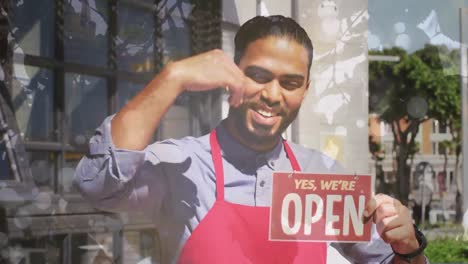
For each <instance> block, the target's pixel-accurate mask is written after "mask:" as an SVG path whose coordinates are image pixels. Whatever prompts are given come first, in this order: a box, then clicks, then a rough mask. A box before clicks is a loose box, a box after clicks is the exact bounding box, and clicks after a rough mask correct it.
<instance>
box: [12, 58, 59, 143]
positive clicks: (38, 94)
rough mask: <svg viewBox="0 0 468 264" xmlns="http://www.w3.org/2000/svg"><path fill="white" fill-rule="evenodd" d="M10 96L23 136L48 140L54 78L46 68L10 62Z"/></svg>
mask: <svg viewBox="0 0 468 264" xmlns="http://www.w3.org/2000/svg"><path fill="white" fill-rule="evenodd" d="M13 71H14V73H13V85H12V100H13V106H14V108H15V114H16V119H17V122H18V126H19V129H20V131H21V133H22V136H23V137H24V138H25V139H26V140H48V141H52V140H54V139H55V138H56V136H55V135H54V131H53V130H54V112H53V106H54V102H53V97H54V85H53V84H54V78H53V72H52V71H50V70H47V69H43V68H38V67H33V66H26V65H23V64H14V66H13Z"/></svg>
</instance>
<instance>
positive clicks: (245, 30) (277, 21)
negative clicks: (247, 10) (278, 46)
mask: <svg viewBox="0 0 468 264" xmlns="http://www.w3.org/2000/svg"><path fill="white" fill-rule="evenodd" d="M270 36H274V37H287V38H290V39H292V40H295V41H296V42H297V43H299V44H301V45H302V46H304V47H305V48H306V49H307V52H308V53H309V56H308V57H309V58H308V59H309V65H308V68H309V71H310V67H311V65H312V57H313V52H314V47H313V45H312V41H311V40H310V38H309V36H308V35H307V33H306V31H305V30H304V29H303V28H302V27H301V26H300V25H299V24H298V23H297V22H296V21H294V19H292V18H290V17H284V16H282V15H274V16H268V17H265V16H256V17H254V18H252V19H250V20H249V21H247V22H245V23H244V24H243V25H242V26H241V27H240V29H239V31H237V33H236V36H235V38H234V45H235V53H234V61H235V62H236V63H237V64H239V62H240V60H241V58H242V56H244V53H245V51H246V49H247V47H248V46H249V44H250V43H252V42H254V41H256V40H258V39H262V38H266V37H270Z"/></svg>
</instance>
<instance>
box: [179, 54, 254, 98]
mask: <svg viewBox="0 0 468 264" xmlns="http://www.w3.org/2000/svg"><path fill="white" fill-rule="evenodd" d="M175 64H177V68H178V70H179V72H180V73H181V74H182V76H183V78H182V80H181V81H182V84H183V87H184V90H186V91H209V90H213V89H216V88H219V87H223V88H224V89H226V91H227V92H229V93H230V96H229V104H230V105H232V106H235V107H237V106H239V105H240V104H242V102H243V97H244V82H245V78H246V77H245V75H244V73H243V72H242V71H241V70H240V69H239V67H238V66H237V65H236V64H235V63H234V61H233V60H232V59H231V58H230V57H229V56H228V55H226V54H225V53H224V52H223V51H222V50H219V49H215V50H211V51H208V52H205V53H201V54H199V55H197V56H193V57H190V58H187V59H184V60H181V61H178V62H175Z"/></svg>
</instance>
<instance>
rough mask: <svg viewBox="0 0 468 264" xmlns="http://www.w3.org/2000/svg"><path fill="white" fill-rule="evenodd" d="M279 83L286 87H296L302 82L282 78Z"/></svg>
mask: <svg viewBox="0 0 468 264" xmlns="http://www.w3.org/2000/svg"><path fill="white" fill-rule="evenodd" d="M280 84H281V86H283V87H284V88H286V89H297V88H300V87H301V86H302V82H300V81H294V80H282V81H281V82H280Z"/></svg>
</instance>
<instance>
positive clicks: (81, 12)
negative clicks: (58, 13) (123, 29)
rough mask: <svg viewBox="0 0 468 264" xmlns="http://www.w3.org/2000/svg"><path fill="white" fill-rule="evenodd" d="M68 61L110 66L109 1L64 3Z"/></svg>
mask: <svg viewBox="0 0 468 264" xmlns="http://www.w3.org/2000/svg"><path fill="white" fill-rule="evenodd" d="M64 8H65V12H64V13H65V27H64V30H65V33H64V35H65V36H64V46H65V60H66V61H69V62H76V63H83V64H91V65H96V66H106V65H107V57H108V56H107V54H108V37H109V36H108V25H107V20H108V15H107V13H108V3H107V1H104V0H69V1H66V3H65V7H64Z"/></svg>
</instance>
